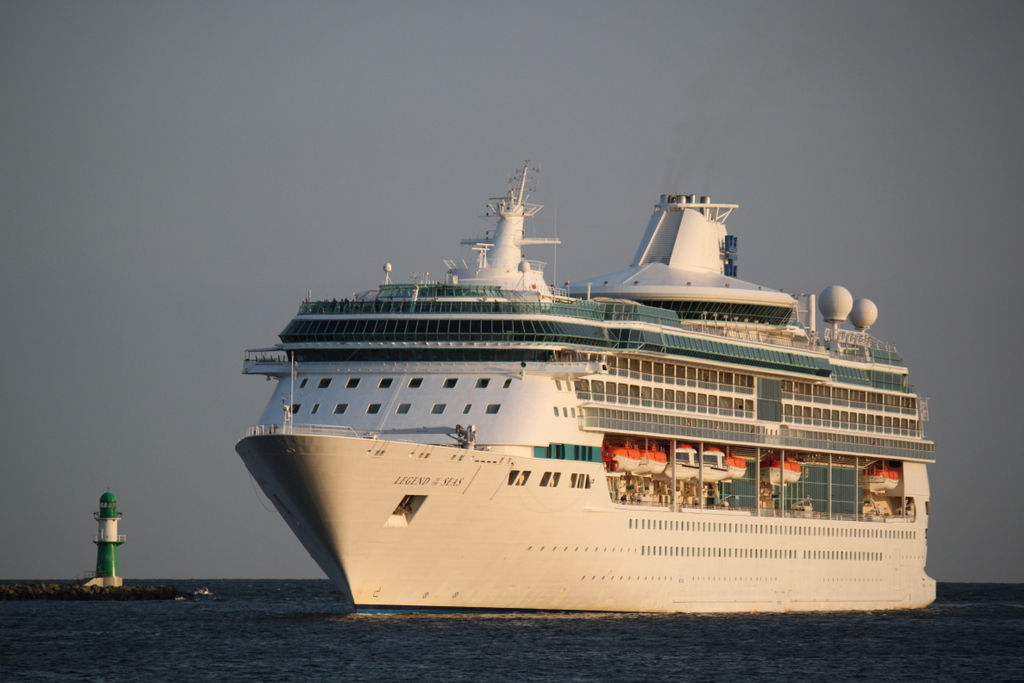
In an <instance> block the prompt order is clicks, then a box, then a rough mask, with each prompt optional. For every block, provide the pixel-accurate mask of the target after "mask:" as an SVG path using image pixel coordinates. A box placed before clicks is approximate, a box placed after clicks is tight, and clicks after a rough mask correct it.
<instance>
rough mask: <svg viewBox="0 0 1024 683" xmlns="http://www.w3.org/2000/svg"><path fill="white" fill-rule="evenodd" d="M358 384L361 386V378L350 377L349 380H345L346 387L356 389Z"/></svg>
mask: <svg viewBox="0 0 1024 683" xmlns="http://www.w3.org/2000/svg"><path fill="white" fill-rule="evenodd" d="M358 386H359V378H358V377H350V378H349V380H348V381H347V382H345V388H346V389H355V388H356V387H358Z"/></svg>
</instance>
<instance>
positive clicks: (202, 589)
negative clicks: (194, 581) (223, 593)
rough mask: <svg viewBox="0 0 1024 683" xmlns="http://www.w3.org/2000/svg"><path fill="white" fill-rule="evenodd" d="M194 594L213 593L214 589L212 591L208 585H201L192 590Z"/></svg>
mask: <svg viewBox="0 0 1024 683" xmlns="http://www.w3.org/2000/svg"><path fill="white" fill-rule="evenodd" d="M192 595H213V591H211V590H210V589H209V588H207V587H206V586H200V587H199V588H197V589H195V590H194V591H192Z"/></svg>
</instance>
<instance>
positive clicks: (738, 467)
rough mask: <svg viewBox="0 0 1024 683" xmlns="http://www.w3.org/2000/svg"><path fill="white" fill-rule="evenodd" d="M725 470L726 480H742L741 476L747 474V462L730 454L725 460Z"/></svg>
mask: <svg viewBox="0 0 1024 683" xmlns="http://www.w3.org/2000/svg"><path fill="white" fill-rule="evenodd" d="M725 468H726V470H727V473H726V477H725V478H726V480H733V479H742V478H743V475H744V474H746V473H747V461H746V460H744V459H743V458H741V457H739V456H736V455H733V454H732V453H730V454H729V457H727V458H726V459H725Z"/></svg>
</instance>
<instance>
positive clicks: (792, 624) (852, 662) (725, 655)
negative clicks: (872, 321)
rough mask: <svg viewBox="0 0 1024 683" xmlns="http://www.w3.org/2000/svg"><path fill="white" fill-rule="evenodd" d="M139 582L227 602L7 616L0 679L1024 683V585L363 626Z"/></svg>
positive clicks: (269, 598)
mask: <svg viewBox="0 0 1024 683" xmlns="http://www.w3.org/2000/svg"><path fill="white" fill-rule="evenodd" d="M9 583H13V582H9ZM139 583H145V584H171V585H175V586H177V587H178V588H179V589H182V590H188V591H192V590H194V589H195V588H197V587H199V586H200V585H204V586H207V587H209V588H210V590H211V591H212V592H213V594H214V595H213V596H212V597H205V598H202V599H198V600H195V601H187V602H186V601H168V602H47V601H38V602H5V603H0V681H62V682H63V681H146V682H147V683H155V682H157V681H374V682H375V683H385V682H390V681H417V682H422V683H434V682H437V683H442V682H444V683H450V682H452V681H474V682H477V681H516V682H517V683H521V682H527V681H559V682H562V681H616V682H624V681H787V682H790V683H794V682H799V683H803V682H804V681H823V680H824V681H828V683H838V682H841V681H861V682H863V681H872V680H895V679H901V680H914V681H972V682H973V681H984V682H985V683H995V682H997V681H1024V584H948V583H947V584H939V596H938V600H937V601H936V602H935V604H934V605H932V606H931V607H930V608H928V609H925V610H917V611H907V612H902V611H901V612H866V613H828V614H766V615H739V616H726V615H700V616H688V615H635V614H627V615H624V614H561V613H557V614H545V613H523V614H446V615H434V614H403V615H350V614H346V613H345V610H344V606H343V604H342V603H341V601H340V596H339V595H338V593H337V592H336V591H335V590H334V588H333V587H332V586H331V585H330V583H328V582H327V581H281V580H231V581H224V580H222V581H217V580H209V581H194V580H191V581H185V580H178V581H172V580H161V581H145V582H139Z"/></svg>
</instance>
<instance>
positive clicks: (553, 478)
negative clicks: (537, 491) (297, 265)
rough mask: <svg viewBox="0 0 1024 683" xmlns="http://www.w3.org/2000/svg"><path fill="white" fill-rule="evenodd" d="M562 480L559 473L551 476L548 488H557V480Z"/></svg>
mask: <svg viewBox="0 0 1024 683" xmlns="http://www.w3.org/2000/svg"><path fill="white" fill-rule="evenodd" d="M561 478H562V473H561V472H555V473H554V474H553V475H551V483H550V484H548V486H558V480H559V479H561Z"/></svg>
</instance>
